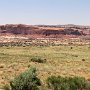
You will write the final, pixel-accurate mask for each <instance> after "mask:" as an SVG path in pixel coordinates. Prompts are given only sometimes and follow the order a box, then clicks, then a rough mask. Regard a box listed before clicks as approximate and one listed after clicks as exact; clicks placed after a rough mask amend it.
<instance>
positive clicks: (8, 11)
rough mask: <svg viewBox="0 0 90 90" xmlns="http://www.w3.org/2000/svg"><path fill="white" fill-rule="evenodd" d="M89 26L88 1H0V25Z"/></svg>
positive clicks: (89, 4) (89, 0) (89, 9)
mask: <svg viewBox="0 0 90 90" xmlns="http://www.w3.org/2000/svg"><path fill="white" fill-rule="evenodd" d="M18 23H21V24H81V25H90V0H0V24H18Z"/></svg>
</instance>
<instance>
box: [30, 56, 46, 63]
mask: <svg viewBox="0 0 90 90" xmlns="http://www.w3.org/2000/svg"><path fill="white" fill-rule="evenodd" d="M31 61H32V62H38V63H45V62H46V59H43V58H40V57H34V58H31Z"/></svg>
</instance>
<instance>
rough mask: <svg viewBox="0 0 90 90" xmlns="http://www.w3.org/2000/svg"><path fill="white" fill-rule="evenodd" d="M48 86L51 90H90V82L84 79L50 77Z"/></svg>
mask: <svg viewBox="0 0 90 90" xmlns="http://www.w3.org/2000/svg"><path fill="white" fill-rule="evenodd" d="M47 84H48V87H49V88H50V89H51V90H90V81H88V80H86V79H85V78H82V77H61V76H58V77H56V76H50V77H48V79H47Z"/></svg>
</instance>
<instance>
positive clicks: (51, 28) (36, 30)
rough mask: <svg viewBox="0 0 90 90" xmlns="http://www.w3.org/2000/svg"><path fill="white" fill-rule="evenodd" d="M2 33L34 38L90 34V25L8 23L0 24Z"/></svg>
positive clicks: (0, 32) (0, 33)
mask: <svg viewBox="0 0 90 90" xmlns="http://www.w3.org/2000/svg"><path fill="white" fill-rule="evenodd" d="M0 35H2V36H3V35H20V36H23V35H24V36H29V37H33V38H38V37H40V38H42V37H44V38H45V37H53V38H55V37H62V36H85V35H90V26H80V25H73V24H68V25H24V24H6V25H0Z"/></svg>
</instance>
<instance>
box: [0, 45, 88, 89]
mask: <svg viewBox="0 0 90 90" xmlns="http://www.w3.org/2000/svg"><path fill="white" fill-rule="evenodd" d="M89 47H90V45H59V46H51V45H48V46H32V45H31V46H25V47H23V46H19V47H18V46H13V47H12V46H8V47H6V46H3V47H0V88H2V87H3V86H4V85H8V84H9V81H10V80H12V79H13V78H14V80H13V81H12V85H13V82H14V83H15V80H16V78H17V77H20V76H23V75H21V73H23V72H27V71H26V70H27V69H28V68H29V67H31V66H34V67H36V68H37V69H38V71H37V76H36V77H38V78H39V79H40V80H41V82H42V84H41V86H40V90H43V89H44V90H49V89H46V88H47V87H46V86H47V84H46V80H47V78H48V77H50V76H52V75H53V76H56V77H57V76H59V75H60V76H63V77H66V76H67V77H74V76H79V77H84V78H85V79H90V48H89ZM19 75H20V76H19ZM23 83H24V82H23ZM17 84H18V83H17ZM14 85H15V84H14ZM37 87H38V86H37ZM45 87H46V88H45ZM4 88H7V90H8V86H5V87H4Z"/></svg>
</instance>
